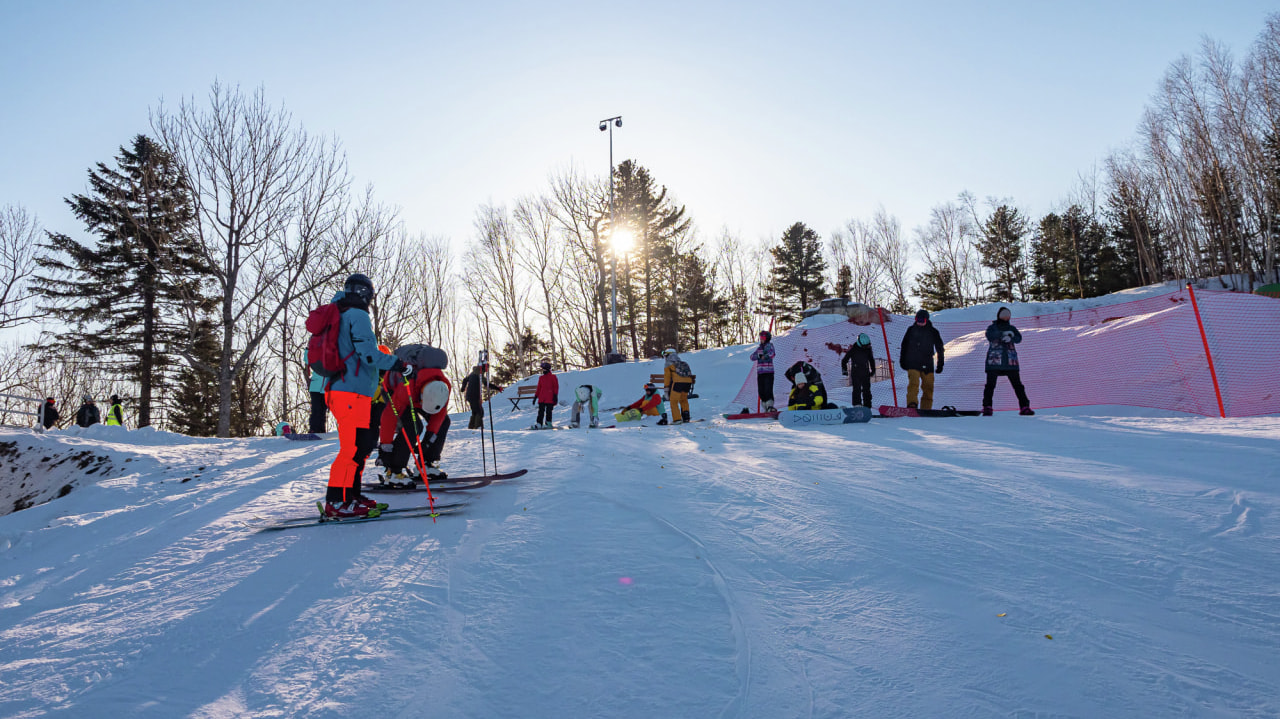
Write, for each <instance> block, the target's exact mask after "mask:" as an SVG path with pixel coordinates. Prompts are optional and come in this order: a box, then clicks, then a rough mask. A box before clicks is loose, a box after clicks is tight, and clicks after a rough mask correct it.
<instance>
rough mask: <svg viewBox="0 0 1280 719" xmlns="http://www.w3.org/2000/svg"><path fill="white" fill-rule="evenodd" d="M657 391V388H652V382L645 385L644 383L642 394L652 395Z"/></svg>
mask: <svg viewBox="0 0 1280 719" xmlns="http://www.w3.org/2000/svg"><path fill="white" fill-rule="evenodd" d="M657 390H658V388H657V387H656V386H654V384H653V383H652V382H646V383H645V385H644V393H645V394H653V393H654V392H656V391H657Z"/></svg>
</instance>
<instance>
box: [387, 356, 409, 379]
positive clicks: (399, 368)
mask: <svg viewBox="0 0 1280 719" xmlns="http://www.w3.org/2000/svg"><path fill="white" fill-rule="evenodd" d="M408 368H409V365H407V364H405V363H404V360H402V359H400V358H399V357H397V358H396V361H395V363H394V364H392V365H391V369H390V370H389V371H390V372H399V373H401V374H404V371H405V370H406V369H408ZM406 376H407V375H406Z"/></svg>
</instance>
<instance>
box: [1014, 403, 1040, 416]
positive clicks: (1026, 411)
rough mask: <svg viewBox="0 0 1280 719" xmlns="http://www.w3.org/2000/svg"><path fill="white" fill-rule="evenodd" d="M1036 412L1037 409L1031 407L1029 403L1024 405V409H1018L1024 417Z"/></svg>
mask: <svg viewBox="0 0 1280 719" xmlns="http://www.w3.org/2000/svg"><path fill="white" fill-rule="evenodd" d="M1035 413H1036V411H1035V410H1034V409H1031V407H1030V406H1028V405H1024V406H1023V407H1022V409H1020V410H1018V414H1020V415H1022V416H1023V417H1030V416H1031V415H1033V414H1035Z"/></svg>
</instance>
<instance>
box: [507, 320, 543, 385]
mask: <svg viewBox="0 0 1280 719" xmlns="http://www.w3.org/2000/svg"><path fill="white" fill-rule="evenodd" d="M550 352H551V343H550V342H547V341H546V340H544V339H542V338H541V337H539V336H538V335H537V334H536V333H535V332H534V331H533V328H531V327H525V328H524V332H523V333H521V335H520V338H519V340H518V341H517V340H511V341H510V342H507V343H506V344H505V345H503V347H502V353H501V354H499V355H498V358H497V360H498V361H497V362H496V363H495V365H494V368H493V383H494V384H496V385H498V386H499V387H506V386H507V385H509V384H511V383H512V382H515V381H517V380H519V379H521V378H524V377H528V376H530V375H533V374H537V373H538V372H540V371H541V370H539V369H537V368H538V365H539V364H541V362H542V358H543V357H546V356H547V355H548V354H549V353H550ZM521 357H524V358H525V360H524V362H523V363H522V362H521V361H520V358H521Z"/></svg>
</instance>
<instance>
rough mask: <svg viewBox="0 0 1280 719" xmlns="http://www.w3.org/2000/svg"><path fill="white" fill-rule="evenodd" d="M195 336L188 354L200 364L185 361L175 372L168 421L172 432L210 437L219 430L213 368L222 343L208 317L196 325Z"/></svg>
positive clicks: (215, 378) (215, 365) (216, 380)
mask: <svg viewBox="0 0 1280 719" xmlns="http://www.w3.org/2000/svg"><path fill="white" fill-rule="evenodd" d="M194 336H195V339H194V340H193V341H192V343H191V347H190V355H191V358H192V359H193V360H195V361H196V362H198V363H199V365H191V364H188V365H187V366H185V367H184V368H183V369H182V370H181V371H180V372H178V377H177V380H176V382H175V384H176V385H177V387H176V390H175V392H174V395H173V404H174V410H173V411H172V412H171V413H170V414H169V422H170V424H171V425H172V426H173V430H174V431H175V432H180V433H182V434H185V435H188V436H191V437H212V436H214V435H215V434H217V433H218V374H217V372H216V368H217V366H218V360H219V359H220V358H221V355H222V342H221V340H220V339H219V335H218V333H217V332H216V331H215V329H214V327H213V323H212V322H210V321H209V320H201V321H200V322H199V323H198V324H197V325H196V329H195V332H194ZM201 365H202V366H203V367H202V366H201Z"/></svg>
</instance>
